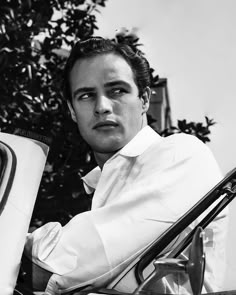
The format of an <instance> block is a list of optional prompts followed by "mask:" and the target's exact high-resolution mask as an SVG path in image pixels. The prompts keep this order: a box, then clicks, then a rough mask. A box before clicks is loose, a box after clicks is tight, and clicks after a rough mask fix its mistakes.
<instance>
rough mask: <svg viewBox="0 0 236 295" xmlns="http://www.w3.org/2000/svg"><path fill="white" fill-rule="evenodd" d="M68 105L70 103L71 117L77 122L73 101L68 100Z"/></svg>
mask: <svg viewBox="0 0 236 295" xmlns="http://www.w3.org/2000/svg"><path fill="white" fill-rule="evenodd" d="M67 105H68V108H69V111H70V115H71V118H72V120H73V121H74V122H75V123H76V122H77V120H76V115H75V111H74V108H73V106H72V104H71V102H70V101H67Z"/></svg>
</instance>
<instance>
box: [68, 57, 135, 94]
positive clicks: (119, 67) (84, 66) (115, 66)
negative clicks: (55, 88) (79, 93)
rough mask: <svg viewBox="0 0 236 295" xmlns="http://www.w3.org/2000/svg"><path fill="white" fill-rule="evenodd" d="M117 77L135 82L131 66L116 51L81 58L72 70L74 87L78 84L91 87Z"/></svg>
mask: <svg viewBox="0 0 236 295" xmlns="http://www.w3.org/2000/svg"><path fill="white" fill-rule="evenodd" d="M117 79H118V80H124V81H126V82H128V83H135V82H134V74H133V71H132V68H131V66H130V65H129V64H128V62H127V61H126V60H125V59H124V58H123V57H122V56H119V55H117V54H114V53H107V54H100V55H97V56H94V57H88V58H83V59H79V60H77V61H76V62H75V64H74V66H73V68H72V70H71V72H70V84H71V88H72V89H74V88H75V87H76V86H78V85H79V86H81V87H89V86H93V85H92V84H96V83H106V82H109V81H114V80H117Z"/></svg>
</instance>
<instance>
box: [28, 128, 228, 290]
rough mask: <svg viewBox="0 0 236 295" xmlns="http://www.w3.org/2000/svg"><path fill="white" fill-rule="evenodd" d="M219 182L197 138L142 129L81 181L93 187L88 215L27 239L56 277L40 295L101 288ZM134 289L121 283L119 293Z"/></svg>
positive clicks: (214, 276)
mask: <svg viewBox="0 0 236 295" xmlns="http://www.w3.org/2000/svg"><path fill="white" fill-rule="evenodd" d="M221 179H222V175H221V172H220V170H219V167H218V165H217V163H216V161H215V159H214V157H213V155H212V153H211V152H210V150H209V148H208V147H207V146H206V145H205V144H203V143H202V142H201V141H200V140H198V139H197V138H196V137H194V136H190V135H186V134H177V135H172V136H169V137H165V138H163V137H160V136H159V135H158V134H157V133H156V132H155V131H153V130H152V129H151V128H150V127H148V126H147V127H145V128H143V129H142V130H141V131H140V132H139V133H138V134H137V135H136V136H135V137H134V138H133V139H132V140H131V141H130V142H129V143H128V144H127V145H126V146H125V147H124V148H122V149H121V150H120V151H119V152H117V153H116V154H115V155H113V157H111V158H110V159H109V160H108V161H107V162H106V163H105V165H104V167H103V170H102V171H101V170H100V169H99V168H98V167H97V168H95V169H94V170H92V171H91V172H90V173H89V174H87V175H86V176H85V177H84V178H83V181H84V183H85V189H86V191H87V192H88V193H91V192H93V191H94V190H95V189H96V190H95V193H94V196H93V201H92V210H91V211H88V212H84V213H81V214H78V215H76V216H75V217H73V218H72V219H71V221H70V222H69V223H68V224H66V225H65V226H64V227H62V226H61V225H60V224H59V223H58V222H51V223H48V224H46V225H44V226H43V227H41V228H39V229H37V230H36V231H35V232H33V233H32V234H31V235H30V236H28V238H27V242H26V249H28V251H27V252H29V251H32V258H31V259H32V260H33V262H34V263H36V264H38V265H39V266H41V267H43V268H45V269H47V270H49V271H51V272H53V273H54V274H53V275H52V277H51V278H50V280H49V283H48V286H47V289H46V293H45V294H63V293H66V292H68V291H71V290H74V289H76V288H81V287H88V288H90V287H91V288H93V287H100V286H101V287H104V286H107V285H108V284H109V283H110V282H112V280H114V278H115V277H116V276H117V275H119V273H120V272H121V271H122V270H124V269H125V267H126V266H127V265H129V263H130V262H132V261H133V260H134V258H136V257H137V256H138V255H139V254H140V253H141V252H142V251H143V250H144V249H145V248H146V247H147V245H148V244H150V243H151V242H152V241H153V240H155V239H156V238H157V236H159V235H160V234H161V233H163V232H164V231H165V230H166V229H167V228H168V227H169V226H170V225H172V224H173V223H174V222H175V221H176V220H177V219H178V218H179V217H181V216H182V215H183V214H184V213H185V212H186V211H187V210H188V209H190V208H191V207H192V206H193V205H194V204H195V203H196V202H197V201H198V200H199V199H200V198H201V197H203V196H204V195H205V194H206V193H207V192H208V191H209V190H210V189H211V188H212V187H213V186H214V185H215V184H216V183H217V182H219V181H220V180H221ZM225 216H226V211H225V212H224V213H223V214H221V216H220V217H219V218H218V219H217V220H216V221H215V222H213V223H212V224H213V225H212V226H211V230H210V231H208V232H210V235H209V237H208V244H207V245H206V251H207V267H206V274H205V283H204V288H205V290H207V291H208V292H210V291H211V290H214V291H218V290H219V289H220V285H221V281H222V279H223V275H222V274H223V272H224V241H225V238H224V235H225V227H226V220H227V218H225ZM29 249H30V250H29ZM208 252H209V254H208ZM135 287H136V286H135V285H134V282H131V281H129V280H125V279H124V284H122V283H121V284H120V286H119V287H118V289H119V290H120V291H123V292H132V291H134V288H135ZM179 288H181V286H179ZM187 288H188V287H186V288H185V287H183V288H182V289H183V290H181V291H182V292H185V293H186V292H187V291H188V290H187Z"/></svg>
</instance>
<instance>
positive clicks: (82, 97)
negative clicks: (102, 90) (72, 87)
mask: <svg viewBox="0 0 236 295" xmlns="http://www.w3.org/2000/svg"><path fill="white" fill-rule="evenodd" d="M94 96H95V94H94V93H93V92H86V93H83V94H80V95H78V96H77V97H76V99H77V100H79V101H80V100H81V101H83V100H88V99H92V98H93V97H94Z"/></svg>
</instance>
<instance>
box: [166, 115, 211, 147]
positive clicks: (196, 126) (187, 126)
mask: <svg viewBox="0 0 236 295" xmlns="http://www.w3.org/2000/svg"><path fill="white" fill-rule="evenodd" d="M205 121H206V122H205V125H204V124H203V123H201V122H187V121H186V120H185V119H184V120H178V122H177V126H171V127H170V128H167V129H165V130H163V131H162V132H161V135H162V136H169V135H171V134H175V133H181V132H183V133H187V134H191V135H195V136H196V137H197V138H199V139H200V140H201V141H202V142H204V143H206V142H209V141H210V138H209V135H210V133H211V131H210V127H211V126H213V125H215V124H216V122H214V120H212V119H209V118H208V117H205Z"/></svg>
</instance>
